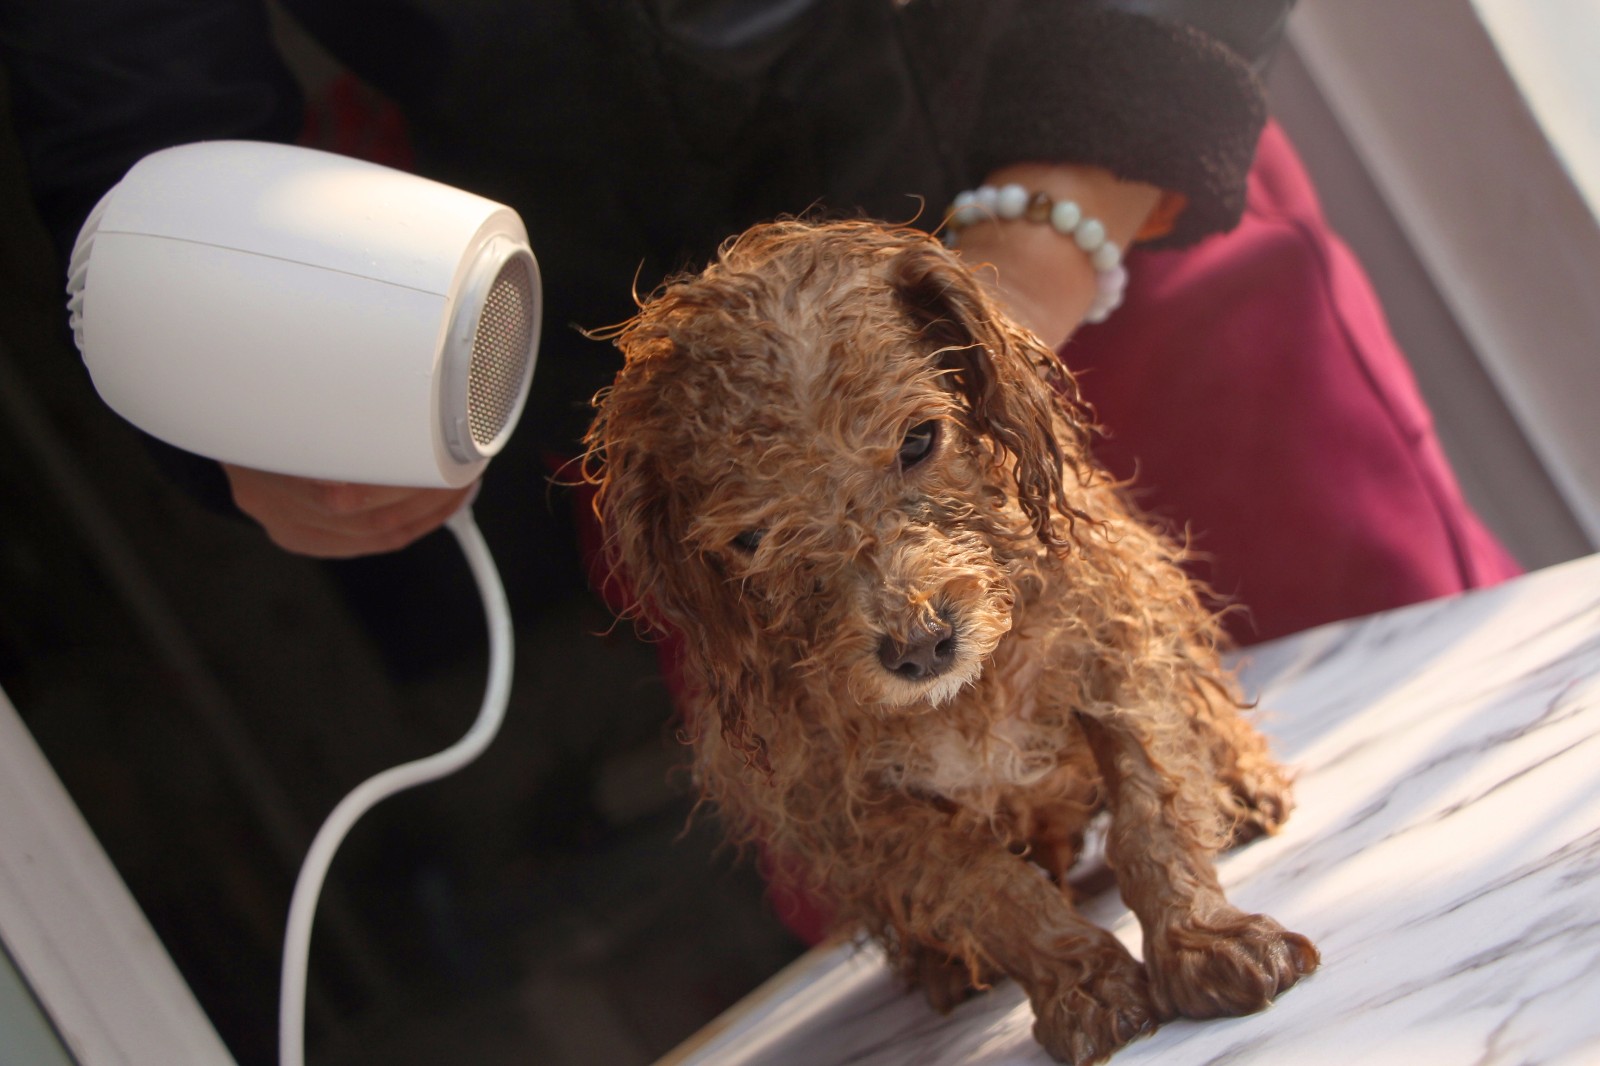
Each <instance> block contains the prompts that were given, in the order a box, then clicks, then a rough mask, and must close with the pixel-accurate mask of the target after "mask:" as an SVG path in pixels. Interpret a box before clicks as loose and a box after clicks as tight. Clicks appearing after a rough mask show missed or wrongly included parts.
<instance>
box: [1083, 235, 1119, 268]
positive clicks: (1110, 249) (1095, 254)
mask: <svg viewBox="0 0 1600 1066" xmlns="http://www.w3.org/2000/svg"><path fill="white" fill-rule="evenodd" d="M1089 262H1091V263H1093V264H1094V268H1095V270H1097V271H1100V272H1101V273H1104V272H1105V271H1107V270H1111V269H1112V268H1114V267H1115V266H1116V265H1117V264H1118V263H1120V262H1122V249H1121V248H1118V247H1117V244H1116V242H1115V241H1106V242H1105V243H1104V244H1102V245H1101V246H1100V247H1098V248H1096V249H1095V250H1094V251H1092V252H1090V253H1089Z"/></svg>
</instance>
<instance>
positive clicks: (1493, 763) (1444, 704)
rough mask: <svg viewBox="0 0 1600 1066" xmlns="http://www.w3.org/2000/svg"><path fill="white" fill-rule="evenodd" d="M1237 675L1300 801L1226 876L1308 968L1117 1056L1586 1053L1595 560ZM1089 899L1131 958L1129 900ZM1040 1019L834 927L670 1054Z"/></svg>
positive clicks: (930, 1033) (956, 1038) (1593, 975)
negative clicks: (842, 943)
mask: <svg viewBox="0 0 1600 1066" xmlns="http://www.w3.org/2000/svg"><path fill="white" fill-rule="evenodd" d="M1242 676H1243V678H1244V681H1245V684H1246V687H1247V689H1248V690H1249V691H1251V692H1253V693H1259V695H1260V699H1261V705H1262V710H1261V717H1260V718H1259V721H1260V723H1261V726H1262V728H1263V730H1264V731H1265V732H1266V733H1267V734H1268V735H1269V736H1270V737H1271V738H1272V740H1273V746H1274V749H1275V750H1276V751H1277V753H1278V754H1279V756H1280V757H1281V758H1282V759H1283V760H1284V761H1286V762H1287V763H1289V764H1290V765H1292V766H1294V767H1296V769H1297V770H1298V773H1299V780H1298V784H1297V797H1298V802H1299V806H1298V809H1297V810H1296V812H1295V814H1294V816H1293V817H1292V818H1291V819H1290V821H1289V824H1288V826H1287V827H1286V828H1285V830H1284V831H1283V833H1282V834H1280V835H1279V836H1277V837H1275V838H1272V839H1270V840H1264V841H1260V842H1257V843H1255V844H1253V845H1251V846H1249V847H1246V848H1243V849H1241V850H1239V851H1236V852H1232V853H1230V854H1228V855H1226V856H1224V857H1223V858H1222V859H1221V861H1220V864H1219V869H1220V871H1221V875H1222V879H1223V883H1224V884H1225V885H1226V886H1227V889H1228V892H1229V896H1230V898H1231V899H1232V900H1233V901H1234V902H1235V903H1236V904H1238V905H1239V906H1241V907H1245V908H1247V909H1251V910H1259V911H1264V912H1266V913H1268V914H1271V915H1273V916H1274V917H1276V918H1277V919H1278V920H1279V921H1281V922H1283V923H1284V924H1285V925H1286V926H1288V927H1289V928H1291V929H1295V930H1298V931H1300V932H1302V933H1305V934H1307V935H1308V936H1310V937H1311V938H1312V939H1313V940H1315V941H1316V942H1317V944H1318V946H1319V947H1320V948H1321V950H1322V958H1323V963H1322V968H1321V970H1319V971H1318V972H1317V973H1316V974H1314V975H1312V976H1311V977H1310V978H1308V979H1306V980H1305V981H1303V982H1302V983H1301V984H1300V985H1298V986H1297V987H1296V988H1294V989H1292V990H1290V991H1289V992H1288V993H1287V994H1286V995H1284V996H1283V997H1281V998H1280V999H1279V1001H1278V1002H1277V1003H1276V1004H1275V1005H1274V1006H1273V1007H1271V1008H1270V1009H1269V1010H1267V1011H1265V1012H1263V1013H1262V1014H1259V1015H1255V1016H1252V1017H1247V1018H1239V1019H1225V1020H1219V1021H1205V1022H1190V1021H1177V1022H1171V1023H1168V1024H1167V1025H1165V1026H1163V1027H1162V1028H1161V1029H1160V1030H1159V1031H1157V1032H1156V1033H1155V1034H1154V1035H1153V1036H1150V1037H1148V1038H1146V1039H1143V1040H1140V1041H1138V1042H1136V1043H1134V1044H1131V1045H1129V1046H1128V1047H1127V1048H1125V1049H1123V1050H1122V1051H1120V1052H1118V1053H1117V1054H1116V1055H1115V1056H1114V1057H1113V1059H1112V1062H1113V1063H1114V1064H1116V1066H1138V1064H1147V1063H1157V1062H1159V1063H1161V1064H1162V1066H1174V1064H1198V1063H1268V1062H1271V1063H1274V1064H1281V1063H1293V1064H1295V1066H1316V1064H1319V1063H1330V1064H1331V1063H1338V1064H1341V1066H1343V1064H1348V1063H1352V1062H1355V1063H1362V1064H1373V1063H1403V1064H1405V1066H1435V1064H1440V1066H1444V1064H1457V1063H1459V1064H1463V1066H1465V1064H1473V1066H1492V1064H1507V1066H1512V1064H1562V1066H1566V1064H1572V1066H1576V1064H1579V1063H1597V1062H1600V556H1593V557H1590V558H1587V559H1582V560H1578V561H1577V562H1573V563H1568V564H1565V565H1563V566H1559V567H1554V568H1551V569H1549V570H1545V571H1541V572H1538V573H1536V574H1532V575H1529V576H1528V577H1525V578H1521V579H1519V580H1517V581H1514V582H1511V583H1509V584H1508V585H1505V586H1501V587H1499V588H1494V589H1488V590H1484V591H1481V592H1476V593H1472V594H1469V595H1467V596H1464V597H1460V598H1457V599H1452V600H1446V601H1440V602H1435V603H1429V604H1422V605H1418V606H1416V607H1410V608H1406V609H1403V610H1400V611H1394V612H1389V613H1387V614H1383V615H1379V616H1376V617H1373V618H1370V619H1363V620H1360V621H1357V622H1350V623H1341V624H1337V625H1334V626H1328V627H1324V628H1322V629H1318V630H1313V631H1311V632H1309V633H1305V634H1300V635H1298V636H1295V637H1291V638H1288V639H1286V640H1282V641H1278V642H1275V643H1274V644H1270V645H1265V646H1263V647H1261V648H1256V649H1251V652H1250V655H1249V658H1248V660H1247V661H1246V662H1244V663H1243V665H1242ZM1084 910H1085V912H1086V913H1087V914H1088V915H1089V916H1090V917H1091V918H1093V919H1094V920H1095V921H1098V922H1100V923H1101V924H1104V925H1106V926H1108V927H1109V928H1111V929H1112V930H1113V931H1114V932H1115V933H1116V934H1117V935H1118V936H1119V937H1120V938H1121V939H1122V940H1123V941H1124V942H1125V943H1126V944H1128V946H1129V947H1130V948H1131V949H1133V950H1134V951H1135V953H1137V952H1138V949H1139V931H1138V925H1137V923H1136V922H1135V921H1134V920H1133V918H1132V916H1131V915H1129V914H1128V912H1127V911H1126V909H1125V908H1123V907H1122V905H1121V903H1120V901H1118V900H1116V899H1115V898H1100V899H1096V900H1094V901H1092V902H1090V903H1088V904H1086V905H1085V907H1084ZM1032 1023H1033V1016H1032V1012H1031V1010H1030V1009H1029V1007H1028V1004H1027V1002H1026V1000H1025V999H1023V997H1022V996H1021V994H1020V992H1019V991H1018V990H1017V989H1016V988H1015V987H1014V986H1012V985H1009V984H1002V985H1000V986H998V987H997V988H995V989H994V990H993V991H991V992H988V993H986V994H984V995H981V996H979V997H976V998H975V999H973V1000H971V1001H969V1002H968V1003H966V1004H963V1005H962V1006H961V1007H959V1008H958V1009H957V1010H956V1011H955V1012H953V1013H952V1014H951V1015H949V1016H948V1017H940V1016H938V1015H937V1014H934V1013H933V1012H932V1011H931V1010H929V1009H928V1008H927V1007H926V1006H925V1005H924V1004H923V1003H922V1001H921V999H920V998H919V997H918V996H914V995H908V994H905V993H903V992H902V991H901V990H900V989H899V988H898V987H897V985H896V984H895V982H894V980H893V979H892V978H891V977H890V975H889V974H888V973H887V972H886V971H885V969H884V968H883V966H882V965H881V960H880V959H879V958H878V956H877V955H876V953H875V952H874V951H873V950H872V949H860V950H857V949H853V948H851V947H849V946H846V947H842V948H838V949H835V950H834V951H833V952H832V953H831V954H827V955H825V956H823V957H821V958H818V959H815V960H812V961H810V962H809V963H808V964H807V965H806V966H805V967H802V968H801V969H800V970H799V971H797V972H795V973H794V974H792V975H790V977H789V978H787V979H786V980H785V981H784V982H782V983H781V984H780V987H779V988H777V989H775V990H773V989H769V990H768V991H767V992H765V993H764V994H761V995H760V996H759V998H758V1000H757V1001H754V1002H752V1003H750V1004H748V1005H746V1007H745V1009H744V1010H743V1011H742V1012H741V1014H740V1015H739V1017H738V1018H736V1019H732V1020H730V1021H729V1023H728V1025H727V1027H726V1028H725V1029H723V1030H722V1031H719V1032H716V1033H714V1034H712V1035H711V1036H709V1037H708V1038H707V1039H705V1040H704V1041H703V1042H702V1043H700V1044H699V1045H698V1046H697V1048H696V1049H695V1050H693V1051H692V1052H691V1053H688V1054H687V1055H685V1056H682V1057H679V1058H676V1059H674V1061H675V1062H681V1063H697V1064H708V1066H709V1064H712V1063H715V1064H718V1066H732V1064H742V1063H750V1064H757V1063H759V1064H760V1066H844V1064H847V1063H848V1064H851V1066H954V1064H958V1063H959V1064H986V1066H987V1064H1013V1063H1016V1064H1046V1063H1048V1062H1049V1061H1050V1060H1049V1059H1048V1058H1047V1057H1046V1056H1045V1055H1044V1054H1043V1052H1041V1051H1040V1050H1039V1049H1038V1047H1037V1046H1036V1045H1035V1044H1034V1043H1033V1041H1032V1037H1031V1035H1030V1032H1029V1030H1030V1028H1031V1026H1032Z"/></svg>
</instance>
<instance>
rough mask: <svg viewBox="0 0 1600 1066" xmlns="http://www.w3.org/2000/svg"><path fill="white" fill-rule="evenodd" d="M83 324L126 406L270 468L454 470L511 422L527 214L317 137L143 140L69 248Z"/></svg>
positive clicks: (529, 325)
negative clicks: (135, 158) (313, 140)
mask: <svg viewBox="0 0 1600 1066" xmlns="http://www.w3.org/2000/svg"><path fill="white" fill-rule="evenodd" d="M67 291H68V294H69V296H70V302H69V304H68V307H69V310H70V313H71V321H72V329H73V334H74V336H75V337H76V339H77V342H78V348H79V349H80V350H81V351H82V353H83V358H84V362H85V363H86V364H87V365H88V367H89V373H90V376H91V377H92V378H93V379H94V384H95V388H96V389H97V390H98V391H99V393H100V395H101V397H102V398H104V399H105V401H106V402H107V403H108V404H110V405H111V407H112V408H114V409H115V410H116V411H117V412H118V413H119V414H121V415H122V416H123V417H125V418H127V419H128V420H129V421H130V422H132V423H134V424H135V425H137V426H139V427H140V428H141V429H143V430H145V431H146V432H147V433H150V434H151V435H152V436H155V437H158V438H160V439H162V440H165V441H167V442H168V443H170V444H174V445H176V446H178V447H180V448H183V449H185V450H187V451H192V452H197V453H199V454H201V455H205V456H208V457H210V458H213V459H220V460H223V461H225V462H230V463H235V464H238V465H241V466H250V467H256V468H259V469H263V470H272V471H275V472H277V473H284V474H297V475H300V476H304V477H316V478H324V479H328V480H338V481H356V482H365V483H370V484H389V485H413V486H419V487H422V486H430V487H432V486H437V487H455V486H460V485H465V484H468V483H469V482H471V481H472V480H473V479H475V478H476V477H477V476H478V475H479V474H480V473H481V472H482V470H483V467H484V465H485V463H487V462H488V460H489V458H490V457H491V456H493V455H494V454H495V453H496V452H497V451H499V450H500V448H501V446H502V445H503V444H504V443H505V440H506V438H507V437H508V436H510V434H511V430H512V429H513V428H514V427H515V425H516V421H517V418H518V416H519V415H520V414H521V412H522V406H523V402H524V400H525V398H526V396H527V391H528V385H529V383H530V382H531V380H532V377H533V364H534V356H535V352H536V350H537V347H538V341H539V310H540V287H539V271H538V266H537V264H536V263H535V261H534V258H533V253H532V252H531V251H530V250H529V248H528V237H527V233H526V232H525V230H524V229H523V225H522V220H521V219H520V218H519V217H518V216H517V214H516V212H514V211H512V210H511V209H510V208H508V207H505V206H503V205H501V204H497V203H494V202H492V201H489V200H486V199H484V198H482V197H480V196H474V195H472V194H471V193H467V192H463V191H462V190H460V189H455V188H451V187H450V186H447V185H441V184H439V183H438V182H434V181H428V180H426V179H424V178H419V177H417V176H415V175H412V174H406V173H403V172H400V171H396V170H391V169H389V168H387V167H382V166H377V165H375V164H372V163H365V162H361V161H359V160H354V159H348V158H346V157H344V156H338V155H333V154H330V153H327V152H319V151H314V150H312V149H308V148H296V147H291V146H288V145H281V144H267V143H261V142H254V141H211V142H204V143H200V144H190V145H184V146H182V147H178V148H170V149H167V150H165V151H160V152H156V153H154V154H152V155H149V156H146V157H145V158H144V159H142V160H141V161H139V162H138V163H136V164H135V165H134V166H133V168H132V169H131V170H129V171H128V173H127V176H126V177H124V178H123V179H122V181H121V182H120V183H118V184H117V185H116V186H115V187H114V188H112V189H111V191H110V192H108V193H107V194H106V195H105V197H104V198H102V199H101V201H100V203H99V205H98V206H97V207H96V208H95V209H94V211H93V213H92V214H91V215H90V216H89V219H88V221H87V222H86V223H85V224H84V227H83V230H82V232H81V233H80V234H79V236H78V241H77V245H76V247H75V248H74V251H73V254H72V261H71V266H70V268H69V282H68V288H67Z"/></svg>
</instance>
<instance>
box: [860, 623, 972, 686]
mask: <svg viewBox="0 0 1600 1066" xmlns="http://www.w3.org/2000/svg"><path fill="white" fill-rule="evenodd" d="M878 661H879V662H880V663H882V664H883V668H884V669H885V670H887V671H889V672H890V673H891V674H898V675H900V676H901V677H903V678H905V679H906V680H907V681H925V680H927V679H928V678H930V677H938V676H939V675H940V674H942V673H944V672H945V671H946V670H948V669H950V667H951V665H952V664H953V663H954V662H955V661H956V630H955V627H954V626H952V625H951V624H950V623H949V622H947V621H946V620H945V619H943V618H934V619H932V620H930V622H929V623H928V624H926V625H924V626H921V627H919V630H918V632H917V633H916V634H915V635H914V636H913V638H912V640H911V643H909V644H902V643H900V642H899V641H898V640H895V639H894V638H893V637H887V636H886V637H884V638H883V639H882V640H881V641H879V642H878Z"/></svg>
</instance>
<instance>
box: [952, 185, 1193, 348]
mask: <svg viewBox="0 0 1600 1066" xmlns="http://www.w3.org/2000/svg"><path fill="white" fill-rule="evenodd" d="M1009 183H1015V184H1018V185H1021V186H1022V187H1023V188H1026V189H1030V190H1032V191H1035V192H1043V193H1046V194H1047V195H1049V196H1050V197H1051V199H1052V200H1055V201H1061V200H1071V201H1072V202H1074V203H1076V204H1078V205H1079V206H1080V207H1081V208H1082V209H1083V211H1084V213H1085V214H1086V215H1088V216H1091V217H1093V218H1096V219H1098V220H1099V221H1100V222H1101V223H1103V224H1104V225H1105V228H1106V237H1107V239H1109V240H1111V241H1114V242H1116V244H1117V246H1118V247H1119V248H1127V247H1130V246H1131V245H1132V244H1133V242H1134V241H1135V239H1136V238H1137V237H1138V235H1139V234H1140V233H1141V232H1145V231H1147V229H1148V227H1149V224H1150V221H1151V219H1152V218H1156V217H1159V216H1158V208H1160V206H1161V205H1162V204H1163V201H1164V195H1165V194H1164V193H1163V192H1162V190H1160V189H1158V188H1156V187H1155V186H1154V185H1148V184H1145V183H1143V182H1128V181H1122V180H1120V179H1118V178H1117V177H1116V176H1114V175H1113V174H1112V173H1111V172H1110V171H1108V170H1105V169H1102V168H1099V167H1091V166H1083V165H1079V164H1073V163H1013V164H1010V165H1008V166H1004V167H1001V168H1000V169H999V170H996V171H994V172H993V173H992V174H990V175H989V178H988V184H991V185H994V186H995V187H997V188H998V187H1000V186H1003V185H1006V184H1009ZM960 252H961V257H962V258H963V259H964V260H965V261H966V262H967V263H968V264H970V265H971V266H972V268H973V269H974V271H975V272H976V273H977V274H978V276H979V277H980V278H982V279H983V280H984V281H985V282H986V283H987V284H989V285H990V287H991V288H993V289H994V291H995V292H996V293H997V294H998V295H999V297H1000V300H1001V303H1002V304H1003V305H1004V306H1005V307H1006V309H1007V310H1008V311H1009V312H1010V313H1011V315H1012V317H1014V318H1015V319H1016V320H1017V321H1018V322H1019V323H1021V324H1022V325H1024V326H1027V327H1028V328H1029V329H1031V330H1033V331H1034V332H1035V333H1036V334H1038V335H1039V338H1040V339H1041V340H1043V341H1044V342H1045V343H1046V344H1047V345H1049V346H1050V347H1051V348H1059V347H1060V346H1061V345H1062V344H1063V343H1065V341H1066V340H1067V338H1068V337H1069V336H1071V334H1072V332H1073V331H1074V330H1076V329H1077V328H1078V325H1079V323H1081V322H1082V321H1083V319H1084V315H1085V314H1086V313H1087V312H1088V311H1089V306H1090V303H1091V302H1092V301H1093V300H1094V298H1095V294H1096V291H1097V288H1096V286H1097V282H1096V277H1095V270H1094V267H1093V266H1092V265H1091V264H1090V262H1089V257H1088V256H1087V255H1085V254H1084V253H1083V252H1082V251H1080V250H1079V249H1078V248H1077V246H1076V245H1075V244H1074V243H1073V242H1072V240H1071V239H1069V238H1066V237H1063V236H1061V235H1060V234H1059V233H1056V232H1055V231H1054V230H1053V229H1051V228H1050V227H1049V226H1047V225H1040V224H1037V223H1031V222H1021V221H1019V222H997V221H987V222H979V223H976V224H974V225H971V226H968V227H966V228H964V229H963V230H962V231H961V241H960Z"/></svg>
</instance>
